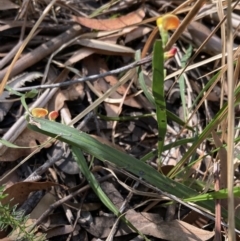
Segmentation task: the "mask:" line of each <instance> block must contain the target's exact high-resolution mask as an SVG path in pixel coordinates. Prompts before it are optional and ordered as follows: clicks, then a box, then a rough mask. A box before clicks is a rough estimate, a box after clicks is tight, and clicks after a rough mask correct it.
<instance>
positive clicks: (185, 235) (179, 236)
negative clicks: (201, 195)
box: [86, 212, 214, 241]
mask: <svg viewBox="0 0 240 241" xmlns="http://www.w3.org/2000/svg"><path fill="white" fill-rule="evenodd" d="M126 218H127V220H128V221H130V222H131V223H132V224H133V226H134V227H135V228H136V229H138V230H139V231H140V232H142V233H143V234H145V235H151V236H153V237H156V238H161V239H166V240H170V241H186V240H188V241H197V240H199V241H200V240H201V241H202V240H208V239H210V238H211V237H213V235H214V232H210V231H206V230H203V229H199V228H197V227H194V226H192V225H190V224H188V223H186V222H183V221H180V220H173V221H170V222H165V221H163V220H161V216H160V215H158V214H152V213H137V212H135V213H132V212H130V214H128V213H127V214H126ZM115 221H116V219H114V218H109V217H95V218H94V219H93V222H92V224H91V225H90V227H89V228H87V229H86V230H87V231H88V232H89V233H91V234H92V235H93V236H95V237H98V238H106V237H107V236H108V235H109V232H110V231H111V229H112V226H113V224H114V222H115ZM169 230H171V232H169ZM130 233H135V231H133V230H131V229H130V228H128V227H127V226H126V224H124V223H121V224H120V226H119V229H118V231H117V233H116V234H115V236H123V235H127V234H130Z"/></svg>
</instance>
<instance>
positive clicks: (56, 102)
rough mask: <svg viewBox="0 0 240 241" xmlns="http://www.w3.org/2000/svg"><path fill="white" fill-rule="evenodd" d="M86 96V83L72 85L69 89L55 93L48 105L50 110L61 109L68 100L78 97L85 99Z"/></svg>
mask: <svg viewBox="0 0 240 241" xmlns="http://www.w3.org/2000/svg"><path fill="white" fill-rule="evenodd" d="M84 96H85V91H84V83H78V84H74V85H70V86H69V87H68V88H67V89H65V90H59V91H58V92H57V93H56V94H55V95H54V97H53V98H52V99H51V101H50V103H49V105H48V110H50V111H52V110H56V111H59V110H60V109H61V108H62V107H63V105H64V103H65V101H66V100H69V101H73V100H76V99H78V98H81V99H83V98H84Z"/></svg>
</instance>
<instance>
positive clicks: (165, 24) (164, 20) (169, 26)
mask: <svg viewBox="0 0 240 241" xmlns="http://www.w3.org/2000/svg"><path fill="white" fill-rule="evenodd" d="M179 25H180V20H179V18H178V17H177V16H176V15H174V14H166V15H163V16H162V17H160V18H158V19H157V26H158V28H159V29H162V30H165V31H167V30H173V29H176V28H177V27H178V26H179Z"/></svg>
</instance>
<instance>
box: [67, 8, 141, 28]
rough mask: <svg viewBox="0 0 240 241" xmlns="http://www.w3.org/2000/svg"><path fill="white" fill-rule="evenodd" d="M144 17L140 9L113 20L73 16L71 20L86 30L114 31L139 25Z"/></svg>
mask: <svg viewBox="0 0 240 241" xmlns="http://www.w3.org/2000/svg"><path fill="white" fill-rule="evenodd" d="M144 17H145V12H144V10H143V9H141V8H140V9H138V10H137V11H135V12H132V13H129V14H127V15H125V16H121V17H119V18H113V19H90V18H83V17H77V16H73V17H72V18H73V20H74V21H75V22H77V23H79V24H81V25H83V26H85V27H88V28H92V29H97V30H115V29H121V28H125V27H127V26H130V25H133V24H137V23H140V22H141V21H142V20H143V18H144Z"/></svg>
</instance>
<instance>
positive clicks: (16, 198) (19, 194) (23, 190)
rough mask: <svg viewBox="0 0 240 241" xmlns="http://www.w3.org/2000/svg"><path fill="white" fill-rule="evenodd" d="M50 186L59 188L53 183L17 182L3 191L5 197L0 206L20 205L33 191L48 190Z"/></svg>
mask: <svg viewBox="0 0 240 241" xmlns="http://www.w3.org/2000/svg"><path fill="white" fill-rule="evenodd" d="M52 186H59V184H56V183H54V182H19V183H15V184H13V185H12V186H11V187H9V188H7V189H6V190H4V192H3V194H7V196H6V197H5V198H4V199H2V200H1V203H2V205H5V204H9V205H11V206H13V205H16V204H18V205H21V204H22V203H23V202H24V201H25V200H26V199H27V198H28V195H29V194H30V193H31V192H33V191H38V190H43V189H48V188H50V187H52Z"/></svg>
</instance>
